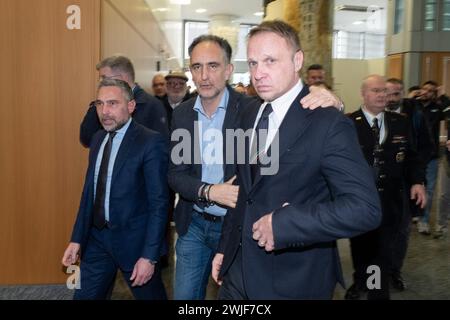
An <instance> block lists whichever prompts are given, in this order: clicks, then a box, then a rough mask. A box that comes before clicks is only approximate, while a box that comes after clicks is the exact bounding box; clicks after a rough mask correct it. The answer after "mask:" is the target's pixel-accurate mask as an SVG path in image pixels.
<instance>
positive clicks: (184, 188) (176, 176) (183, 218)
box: [169, 87, 255, 236]
mask: <svg viewBox="0 0 450 320" xmlns="http://www.w3.org/2000/svg"><path fill="white" fill-rule="evenodd" d="M228 91H229V93H230V96H229V100H228V106H227V111H226V114H225V120H224V123H223V127H222V133H223V136H224V137H225V130H226V129H233V128H235V126H236V123H237V120H238V118H239V114H240V112H241V110H242V109H244V108H245V107H246V106H247V105H248V104H249V103H252V102H253V101H255V100H254V99H253V98H249V97H246V96H244V95H241V94H239V93H237V92H236V91H234V90H233V89H232V88H231V87H228ZM195 101H196V100H195V99H190V100H188V101H186V102H184V103H182V104H181V105H179V106H178V107H176V108H175V110H174V112H173V116H172V125H171V128H172V139H175V138H176V136H175V135H174V133H176V132H177V130H178V129H184V130H187V131H188V132H189V134H190V135H191V137H192V139H190V142H189V143H190V144H191V150H192V152H191V154H189V155H184V156H185V157H186V159H187V160H188V161H185V163H182V164H175V163H174V162H173V159H172V157H171V159H170V164H169V185H170V187H171V188H172V189H173V190H174V191H175V192H178V193H179V195H180V200H179V202H178V204H177V207H176V208H175V213H174V220H175V225H176V230H177V232H178V234H179V235H180V236H183V235H184V234H186V232H187V230H188V227H189V224H190V223H191V218H192V210H193V206H194V203H197V205H199V207H203V204H201V203H198V190H199V188H200V187H201V185H202V184H203V183H202V180H201V179H202V165H201V163H195V162H194V155H196V157H195V158H196V159H201V158H200V150H198V149H197V150H196V149H195V148H194V137H197V136H198V128H197V127H194V125H195V122H196V121H198V114H197V112H196V111H195V110H194V109H193V108H194V105H195ZM194 133H195V134H194ZM176 139H177V140H176V141H172V146H171V149H172V150H174V148H175V146H177V144H178V143H179V141H178V138H176ZM223 147H224V157H226V144H225V143H224V146H223ZM234 174H235V166H234V165H233V164H228V165H227V164H225V163H224V181H227V180H229V179H230V178H232V177H233V176H234Z"/></svg>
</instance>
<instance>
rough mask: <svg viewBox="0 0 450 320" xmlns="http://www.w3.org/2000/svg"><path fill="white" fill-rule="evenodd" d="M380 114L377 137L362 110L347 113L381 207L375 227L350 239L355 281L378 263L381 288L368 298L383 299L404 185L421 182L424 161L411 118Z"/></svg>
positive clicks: (360, 282) (360, 280)
mask: <svg viewBox="0 0 450 320" xmlns="http://www.w3.org/2000/svg"><path fill="white" fill-rule="evenodd" d="M380 115H382V123H381V124H380V128H381V132H382V133H383V134H382V135H381V137H380V138H379V139H380V140H378V141H377V139H376V138H375V135H374V131H373V128H372V126H371V125H370V124H369V122H368V120H367V118H366V115H365V114H364V113H363V111H362V110H359V111H357V112H355V113H352V114H351V115H350V118H351V119H352V120H353V121H354V123H355V127H356V130H357V133H358V139H359V143H360V145H361V149H362V151H363V154H364V156H365V158H366V160H367V162H368V164H369V165H370V166H371V167H372V169H373V172H374V179H375V180H376V185H377V188H378V195H379V197H380V200H381V205H382V211H383V220H382V223H381V226H380V227H379V228H378V229H376V230H373V231H371V232H369V233H366V234H363V235H360V236H358V237H355V238H352V239H350V242H351V251H352V258H353V267H354V270H355V273H354V281H355V284H357V286H359V287H360V288H361V289H362V288H364V287H365V284H366V279H367V273H366V270H367V267H368V266H370V265H378V266H380V267H381V275H382V282H381V290H371V291H370V292H369V298H371V297H372V298H382V299H383V298H384V299H385V298H389V278H388V274H389V271H390V265H391V260H392V257H391V252H392V242H393V240H394V238H395V235H396V233H397V232H398V230H399V228H400V223H401V220H402V215H403V214H404V205H405V192H408V194H409V190H406V188H407V186H410V185H415V184H422V183H423V182H424V179H425V178H424V175H425V173H424V165H423V162H422V161H421V158H420V156H419V155H418V153H417V152H416V149H415V146H414V144H413V143H412V128H411V122H410V121H409V120H408V119H407V117H406V116H404V115H402V114H397V113H393V112H388V111H386V112H384V113H383V114H380ZM408 189H409V188H408ZM374 196H376V195H374Z"/></svg>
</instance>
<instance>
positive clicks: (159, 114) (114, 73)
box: [80, 56, 169, 148]
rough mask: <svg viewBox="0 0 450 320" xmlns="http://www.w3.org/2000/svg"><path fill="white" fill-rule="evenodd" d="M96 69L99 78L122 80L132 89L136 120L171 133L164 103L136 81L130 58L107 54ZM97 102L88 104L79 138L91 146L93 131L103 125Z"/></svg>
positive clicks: (150, 127) (156, 129) (162, 131)
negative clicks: (99, 116) (98, 113)
mask: <svg viewBox="0 0 450 320" xmlns="http://www.w3.org/2000/svg"><path fill="white" fill-rule="evenodd" d="M97 70H98V72H99V75H100V79H119V80H123V81H125V82H126V83H128V85H129V86H130V87H131V88H132V90H133V96H134V100H135V101H136V108H135V110H134V112H133V114H132V117H133V120H135V121H136V122H138V123H140V124H141V125H143V126H144V127H147V128H148V129H151V130H154V131H157V132H159V133H161V134H162V135H164V136H165V137H168V136H169V125H168V122H167V115H166V111H165V109H164V106H163V104H162V103H161V101H159V100H158V99H156V98H155V97H153V96H151V95H150V94H148V93H147V92H145V91H144V90H143V89H142V88H141V87H140V86H139V85H138V84H137V83H135V82H134V76H135V74H134V67H133V64H132V63H131V61H130V59H128V58H127V57H124V56H112V57H108V58H105V59H103V60H102V61H101V62H100V63H98V64H97ZM94 102H95V101H93V102H91V104H90V105H89V109H88V111H87V112H86V115H85V116H84V119H83V121H82V122H81V126H80V141H81V143H82V144H83V145H84V146H85V147H88V148H89V147H90V146H91V140H92V137H93V136H94V134H95V133H96V132H97V131H98V130H101V128H102V125H101V123H100V120H99V118H98V116H97V111H96V108H95V103H94Z"/></svg>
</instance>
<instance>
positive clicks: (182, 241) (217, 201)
mask: <svg viewBox="0 0 450 320" xmlns="http://www.w3.org/2000/svg"><path fill="white" fill-rule="evenodd" d="M189 55H190V64H191V72H192V76H193V81H194V82H195V84H196V86H197V90H198V97H197V98H196V99H191V100H189V101H186V102H184V103H182V104H181V105H180V106H178V107H177V108H176V109H175V110H174V112H173V117H172V125H171V129H172V152H171V164H170V168H169V183H170V186H171V187H172V189H173V190H174V191H175V192H178V193H179V195H180V200H179V202H178V205H177V207H176V209H175V215H174V217H175V224H176V230H177V232H178V240H177V244H176V248H175V250H176V255H177V263H176V270H175V271H176V272H175V289H174V297H175V299H184V300H190V299H204V298H205V293H206V287H207V283H208V279H209V275H210V273H211V261H212V258H213V257H214V254H215V253H216V250H217V246H218V243H219V239H220V232H221V229H222V222H223V218H224V216H225V215H226V214H227V210H228V209H229V208H232V207H234V206H235V204H236V201H237V193H238V189H239V187H238V186H236V185H232V182H233V176H234V174H235V164H234V163H233V161H230V162H227V161H226V159H228V158H229V155H228V152H227V151H228V148H227V143H225V137H226V131H227V130H228V129H234V128H235V127H236V125H237V123H238V120H239V117H240V113H241V112H242V110H243V109H245V108H247V106H248V105H250V104H251V103H252V102H253V101H255V100H253V99H254V98H251V97H246V96H243V95H242V94H239V93H237V92H235V91H234V90H233V89H232V88H231V87H230V86H228V85H227V80H229V78H230V76H231V74H232V71H233V65H232V64H231V47H230V45H229V44H228V42H227V41H226V40H225V39H222V38H220V37H217V36H211V35H203V36H199V37H197V38H196V39H194V41H193V42H192V44H191V45H190V47H189ZM308 101H309V104H305V107H309V106H311V105H313V106H316V107H317V106H320V105H336V106H337V105H338V104H339V101H338V99H336V98H335V97H334V96H332V95H331V94H330V93H329V92H324V91H317V94H316V95H312V96H309V97H308ZM299 107H300V106H299ZM217 134H218V135H219V136H217ZM180 140H181V142H180ZM183 145H185V146H186V148H185V149H184V150H180V148H179V147H180V146H183ZM231 158H233V157H231ZM216 160H217V161H216ZM232 160H233V159H232Z"/></svg>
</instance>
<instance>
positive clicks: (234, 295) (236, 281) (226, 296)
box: [219, 247, 248, 300]
mask: <svg viewBox="0 0 450 320" xmlns="http://www.w3.org/2000/svg"><path fill="white" fill-rule="evenodd" d="M219 300H248V297H247V294H246V292H245V286H244V279H243V274H242V248H241V247H239V250H238V252H237V253H236V256H235V258H234V261H233V263H232V264H231V266H230V268H229V269H228V271H227V273H226V274H225V276H224V278H223V283H222V286H221V287H220V290H219Z"/></svg>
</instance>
